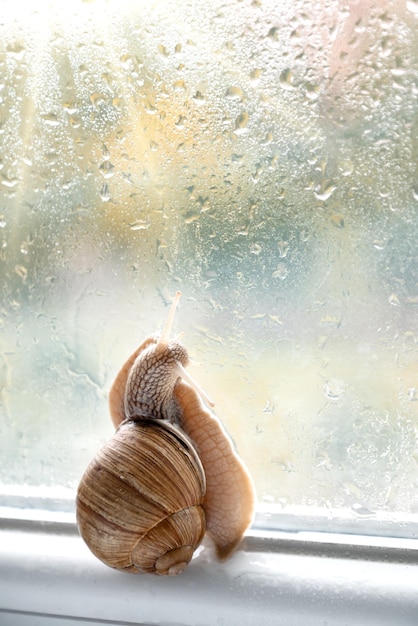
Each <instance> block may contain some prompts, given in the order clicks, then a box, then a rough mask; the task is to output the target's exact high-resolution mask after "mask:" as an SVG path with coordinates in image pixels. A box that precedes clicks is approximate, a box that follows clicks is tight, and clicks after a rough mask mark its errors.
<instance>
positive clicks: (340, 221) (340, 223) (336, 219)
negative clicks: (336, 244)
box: [329, 213, 345, 228]
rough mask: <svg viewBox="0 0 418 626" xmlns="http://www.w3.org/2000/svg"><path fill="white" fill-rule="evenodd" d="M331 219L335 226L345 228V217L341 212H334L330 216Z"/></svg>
mask: <svg viewBox="0 0 418 626" xmlns="http://www.w3.org/2000/svg"><path fill="white" fill-rule="evenodd" d="M329 221H330V222H331V224H332V225H333V226H335V228H344V226H345V222H344V217H343V216H342V215H340V214H339V213H333V215H331V217H330V218H329Z"/></svg>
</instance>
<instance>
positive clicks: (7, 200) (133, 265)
mask: <svg viewBox="0 0 418 626" xmlns="http://www.w3.org/2000/svg"><path fill="white" fill-rule="evenodd" d="M63 5H64V3H58V2H56V3H54V2H44V3H42V2H40V3H34V4H33V7H27V6H26V5H25V10H24V11H22V9H21V7H20V8H19V3H10V2H9V3H7V4H4V5H3V9H2V16H1V18H0V32H1V36H0V235H1V257H0V273H1V290H2V300H1V326H2V333H1V353H0V367H1V390H0V397H1V402H2V404H1V421H0V436H1V441H2V454H1V458H0V472H1V481H2V483H4V484H6V485H12V484H19V485H22V484H23V485H33V486H36V485H52V486H60V485H61V486H64V487H69V488H73V487H75V486H76V484H77V482H78V479H79V477H80V475H81V472H82V471H83V470H84V468H85V466H86V464H87V462H88V461H89V460H90V458H91V456H92V454H93V453H94V452H95V451H96V450H97V449H98V447H99V446H100V445H102V443H103V442H104V441H105V440H106V439H107V438H108V437H109V436H110V435H111V432H112V429H111V425H110V420H109V417H108V411H107V390H108V388H109V386H110V384H111V382H112V380H113V377H114V376H115V374H116V372H117V370H118V368H119V367H120V365H121V364H122V363H123V361H124V359H125V358H126V357H127V356H128V355H129V354H130V353H131V352H132V350H133V349H134V348H135V347H136V345H137V344H139V343H140V342H141V341H142V339H143V338H144V337H145V336H146V335H147V334H150V333H152V332H154V331H155V330H158V327H159V326H160V324H161V323H162V322H163V320H164V318H165V316H166V313H167V310H168V309H167V307H168V304H169V303H170V301H171V298H172V296H173V294H174V293H175V291H176V290H178V289H180V290H181V291H182V292H183V297H182V301H181V305H180V307H179V311H178V314H177V317H176V320H175V331H176V332H181V331H184V332H185V336H184V343H185V344H186V345H187V347H188V348H189V351H190V353H191V355H192V357H193V358H194V359H195V360H196V361H199V362H200V364H201V365H200V366H199V367H196V368H194V371H193V375H194V377H195V378H196V379H197V380H199V382H200V383H201V385H202V386H203V387H204V388H205V389H206V391H207V392H208V394H209V395H211V396H212V397H213V398H214V400H215V402H216V411H217V413H218V414H219V416H220V417H221V418H222V420H223V421H224V423H225V425H226V427H227V429H228V430H229V432H230V433H231V435H232V437H233V439H234V441H235V443H236V446H237V448H238V450H239V452H240V453H241V455H242V456H243V458H244V459H245V461H246V463H247V465H248V466H249V468H250V470H251V472H252V474H253V476H254V480H255V483H256V487H257V492H258V497H259V500H260V501H261V502H265V503H267V504H269V503H271V504H275V505H279V506H282V507H283V510H286V507H291V506H298V505H304V506H305V505H306V506H317V507H321V508H325V509H328V510H331V509H334V508H335V509H338V508H343V509H349V510H352V511H353V515H354V514H356V511H359V510H361V511H367V512H368V515H369V516H373V515H378V514H379V512H395V511H396V512H405V513H414V512H415V513H416V512H418V441H417V425H418V366H417V363H418V360H417V357H418V346H417V340H418V325H417V306H418V275H417V272H418V264H417V259H418V4H417V2H415V1H408V2H406V4H405V3H404V2H401V1H400V0H399V1H397V0H392V1H391V0H389V1H384V0H376V1H375V2H373V1H372V0H365V1H364V2H345V1H343V0H322V1H320V2H316V3H308V4H307V3H306V2H302V1H299V0H284V1H283V2H280V3H279V2H276V1H275V0H253V1H251V0H242V1H239V2H237V1H236V0H194V1H193V2H192V1H191V0H190V1H188V2H187V1H185V0H182V1H181V2H180V1H175V0H172V1H167V2H154V3H149V2H145V0H144V2H139V1H137V2H127V1H121V0H118V1H116V0H115V1H113V0H109V1H108V2H100V1H99V0H98V1H96V2H81V1H80V0H78V1H77V2H73V3H71V7H70V8H69V7H65V6H63ZM6 7H7V8H6Z"/></svg>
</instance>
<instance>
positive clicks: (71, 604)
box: [0, 516, 418, 626]
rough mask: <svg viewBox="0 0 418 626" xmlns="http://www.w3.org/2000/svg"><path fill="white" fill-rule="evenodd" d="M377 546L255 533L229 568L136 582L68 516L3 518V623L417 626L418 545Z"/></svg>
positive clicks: (206, 561)
mask: <svg viewBox="0 0 418 626" xmlns="http://www.w3.org/2000/svg"><path fill="white" fill-rule="evenodd" d="M330 539H332V541H330ZM377 543H379V544H380V545H375V546H370V545H366V544H370V538H361V537H357V538H353V537H351V538H350V537H347V536H345V537H344V536H341V535H340V536H331V537H330V536H329V535H327V534H317V535H316V536H315V535H313V534H310V535H309V539H307V537H306V536H303V534H301V533H273V532H269V533H261V532H258V533H257V532H255V531H253V532H252V533H250V534H249V536H248V537H247V538H246V539H245V541H244V543H243V546H242V548H241V549H240V550H239V551H238V552H237V553H236V554H235V555H234V556H233V557H232V558H231V559H230V560H229V561H228V562H226V563H224V564H219V563H217V562H214V561H213V560H211V559H210V556H209V555H210V550H209V549H208V548H205V549H203V550H202V552H201V554H200V555H199V556H198V557H197V558H195V559H194V560H193V562H192V563H191V564H190V565H189V567H188V568H187V569H186V571H185V572H183V574H181V575H180V576H177V577H173V578H167V577H156V576H148V575H143V576H141V575H137V576H134V575H129V574H123V573H120V572H116V571H114V570H111V569H109V568H107V567H106V566H104V565H102V564H101V563H100V562H99V561H97V560H96V559H95V558H94V557H93V556H92V555H91V553H90V552H89V550H88V549H87V548H86V547H85V545H84V544H83V542H82V540H81V539H80V538H79V536H78V534H77V531H76V528H75V525H74V524H73V523H72V521H68V520H67V522H66V521H65V516H63V517H62V519H61V521H55V522H47V523H45V522H40V521H38V522H35V521H33V520H32V521H23V520H21V521H19V520H17V519H14V520H11V519H6V518H4V519H3V521H1V525H0V624H1V625H2V626H11V625H13V626H29V625H30V626H37V625H42V626H43V625H44V624H45V625H47V626H49V625H50V624H51V625H52V624H57V625H59V626H66V625H67V624H68V625H70V624H74V623H77V624H91V623H95V624H119V625H121V624H125V625H126V624H147V625H150V624H159V625H167V626H174V625H181V626H189V625H190V626H192V625H193V626H194V625H212V624H214V625H215V624H216V625H220V624H222V625H228V626H229V625H234V624H237V625H240V626H246V625H249V626H250V625H251V626H255V625H256V626H263V625H270V624H271V625H273V624H274V625H275V626H281V625H283V626H296V625H297V626H302V625H303V626H311V625H312V626H325V625H326V626H343V625H344V626H363V625H364V626H416V625H417V624H418V582H417V580H418V549H417V547H416V546H415V543H416V542H414V541H411V540H391V541H389V540H383V539H382V540H380V541H379V542H377ZM362 544H363V545H362Z"/></svg>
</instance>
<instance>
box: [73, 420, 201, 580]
mask: <svg viewBox="0 0 418 626" xmlns="http://www.w3.org/2000/svg"><path fill="white" fill-rule="evenodd" d="M204 493H205V475H204V471H203V468H202V464H201V463H200V460H199V457H198V456H197V454H196V452H195V450H194V448H193V446H192V445H191V444H190V442H189V441H188V439H187V438H186V437H185V436H184V435H183V434H182V433H181V432H180V431H179V430H178V429H176V428H174V427H173V426H172V425H170V424H169V423H167V422H165V421H163V420H155V419H142V420H140V421H133V420H126V421H125V422H123V423H122V424H121V425H120V426H119V428H118V430H117V432H116V433H115V435H114V436H113V437H112V439H111V440H110V441H109V442H108V444H107V445H106V446H104V447H103V448H102V450H101V451H100V452H99V453H98V455H97V456H96V457H95V458H94V460H93V461H92V462H91V464H90V465H89V467H88V469H87V470H86V472H85V473H84V476H83V478H82V480H81V483H80V487H79V490H78V498H77V518H78V524H79V528H80V530H81V534H82V537H83V539H84V540H85V542H86V543H87V545H89V546H90V549H91V550H92V552H93V553H94V554H95V555H96V556H97V557H98V558H99V559H100V560H101V561H104V562H105V563H106V564H107V565H110V566H111V567H116V568H118V569H125V570H127V571H132V572H138V571H144V572H151V573H154V572H155V573H157V574H178V573H179V572H180V571H182V570H183V569H184V567H185V566H186V565H187V563H188V562H189V561H190V559H191V558H192V555H193V552H194V550H195V548H196V546H198V545H199V543H200V541H201V540H202V537H203V535H204V533H205V514H204V511H203V508H202V506H201V502H202V499H203V496H204Z"/></svg>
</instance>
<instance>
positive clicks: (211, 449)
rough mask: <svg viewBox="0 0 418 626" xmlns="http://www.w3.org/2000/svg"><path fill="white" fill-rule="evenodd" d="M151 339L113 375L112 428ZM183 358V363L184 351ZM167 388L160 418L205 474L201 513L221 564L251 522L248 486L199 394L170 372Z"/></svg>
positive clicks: (176, 347)
mask: <svg viewBox="0 0 418 626" xmlns="http://www.w3.org/2000/svg"><path fill="white" fill-rule="evenodd" d="M157 340H158V336H156V335H151V336H150V337H147V339H145V341H144V342H143V343H142V344H141V345H140V346H139V348H138V349H137V350H135V352H134V353H133V354H132V355H131V356H130V357H129V359H128V360H127V361H126V363H125V364H124V365H123V367H122V369H121V370H120V372H119V374H118V375H117V377H116V380H115V382H114V384H113V386H112V389H111V392H110V396H109V406H110V413H111V417H112V421H113V424H114V425H115V426H118V424H120V423H121V422H122V421H123V420H124V419H125V392H126V387H127V384H128V381H129V380H130V381H132V379H133V377H132V376H130V372H131V370H132V368H133V367H134V364H135V367H137V366H139V364H140V363H141V361H142V358H143V357H142V355H145V357H144V360H147V361H149V360H150V356H149V353H150V351H151V352H152V351H153V349H155V350H157V349H158V348H157V346H158V344H157ZM181 349H183V350H184V351H185V348H184V346H183V345H182V344H180V342H176V341H172V342H170V343H169V344H168V351H169V352H172V351H173V352H175V353H177V352H180V350H181ZM184 359H185V364H187V362H188V360H189V359H188V357H187V352H186V356H185V357H184ZM141 368H142V364H141ZM167 369H168V370H170V369H171V370H173V368H172V365H171V355H170V356H169V357H168V358H167ZM170 388H171V389H172V391H171V394H172V399H171V404H170V406H171V413H170V414H168V415H166V416H165V418H166V419H168V420H169V421H171V422H174V423H177V424H178V426H180V428H181V429H182V430H183V431H184V432H185V433H186V435H187V436H188V437H189V438H190V440H191V441H192V443H193V445H194V447H195V448H196V451H197V453H198V455H199V458H200V461H201V463H202V465H203V468H204V471H205V475H206V495H205V497H204V500H203V509H204V511H205V515H206V528H207V533H208V535H209V536H210V537H211V538H212V540H213V542H214V544H215V548H216V553H217V556H218V558H219V559H221V560H223V559H226V558H228V557H229V556H230V555H231V553H232V552H233V551H234V550H235V548H236V547H237V546H238V544H239V543H240V542H241V539H242V537H243V535H244V533H245V531H246V530H247V529H248V527H249V526H250V524H251V522H252V520H253V515H254V500H255V493H254V487H253V482H252V479H251V477H250V475H249V473H248V471H247V470H246V468H245V466H244V464H243V462H242V461H241V459H240V458H239V456H238V455H237V454H236V452H235V450H234V448H233V445H232V442H231V439H230V438H229V436H228V435H227V434H226V432H225V430H224V428H223V427H222V425H221V423H220V421H219V420H218V418H217V417H216V415H215V414H214V413H213V412H212V411H210V410H209V409H207V408H206V407H205V406H204V405H203V403H202V400H201V399H200V396H199V394H198V393H196V391H195V390H194V389H192V388H191V387H190V386H189V385H188V384H187V383H186V382H184V381H183V380H181V378H180V377H179V376H178V374H177V372H175V371H174V372H173V371H172V377H171V384H170ZM173 400H174V401H173Z"/></svg>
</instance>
